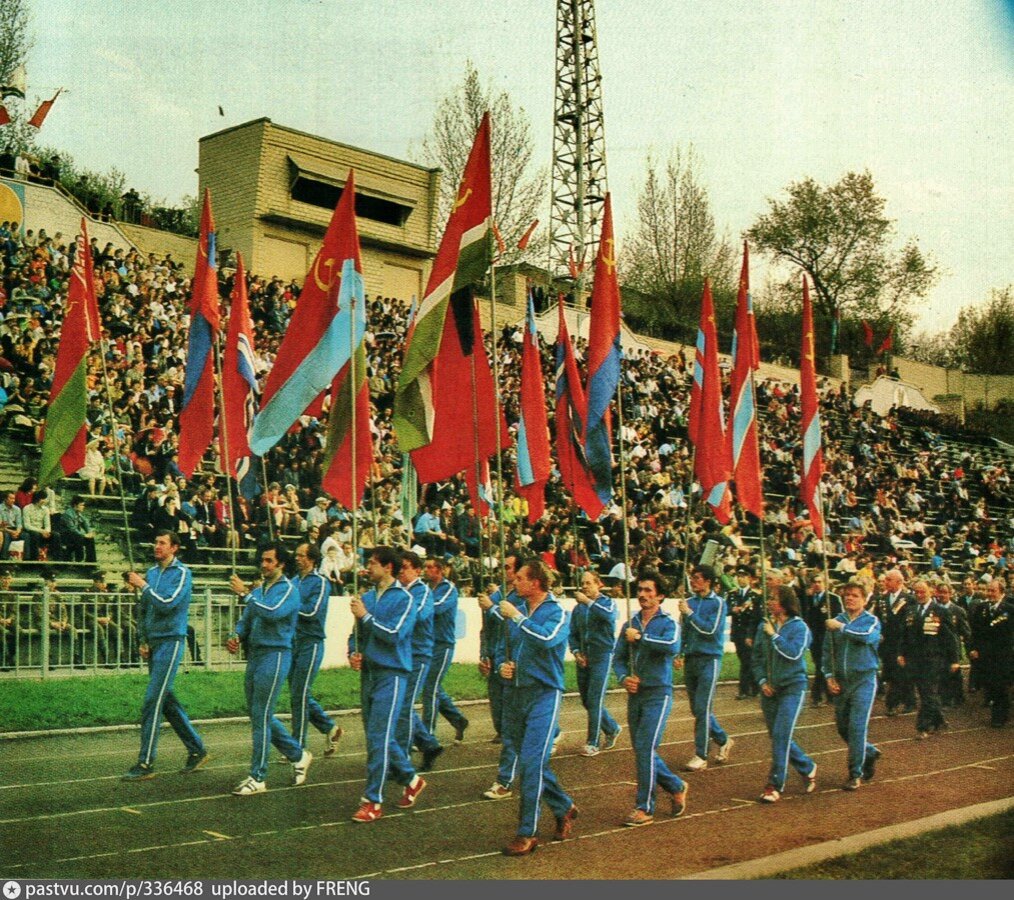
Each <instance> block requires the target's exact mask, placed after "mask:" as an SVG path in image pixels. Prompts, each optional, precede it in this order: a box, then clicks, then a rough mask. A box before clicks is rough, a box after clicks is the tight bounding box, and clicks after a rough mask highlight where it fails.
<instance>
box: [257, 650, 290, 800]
mask: <svg viewBox="0 0 1014 900" xmlns="http://www.w3.org/2000/svg"><path fill="white" fill-rule="evenodd" d="M291 668H292V651H291V650H278V649H271V648H268V649H264V650H254V651H253V652H251V654H250V656H248V657H247V661H246V679H245V681H244V687H245V688H246V705H247V709H249V710H250V725H251V726H252V728H253V755H252V756H251V759H250V777H251V778H254V779H255V780H257V781H264V779H265V778H267V775H268V749H269V747H270V746H271V744H274V745H275V746H276V747H277V748H278V749H279V750H280V751H281V752H282V754H283V755H284V756H285V758H286V759H287V760H289V762H298V761H299V758H300V757H301V756H302V755H303V748H302V747H301V746H300V744H299V743H298V742H297V741H296V739H295V738H293V736H292V735H291V734H289V730H288V729H287V728H286V727H285V726H284V725H283V724H282V723H281V722H280V721H278V719H277V718H276V717H275V706H276V705H277V704H278V695H279V694H280V693H281V692H282V686H283V685H284V684H285V679H286V678H287V677H288V675H289V670H290V669H291Z"/></svg>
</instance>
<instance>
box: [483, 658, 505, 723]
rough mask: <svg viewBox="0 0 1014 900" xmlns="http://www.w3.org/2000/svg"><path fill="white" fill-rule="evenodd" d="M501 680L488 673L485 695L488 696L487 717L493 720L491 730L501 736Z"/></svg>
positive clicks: (492, 673)
mask: <svg viewBox="0 0 1014 900" xmlns="http://www.w3.org/2000/svg"><path fill="white" fill-rule="evenodd" d="M503 692H504V683H503V679H502V678H501V677H500V676H499V675H497V673H496V672H490V673H489V680H488V681H487V684H486V694H487V695H488V696H489V715H490V718H491V719H492V720H493V730H494V731H495V732H496V733H497V734H499V735H502V734H503Z"/></svg>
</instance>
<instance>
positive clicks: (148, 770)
mask: <svg viewBox="0 0 1014 900" xmlns="http://www.w3.org/2000/svg"><path fill="white" fill-rule="evenodd" d="M154 777H155V770H154V769H153V768H152V767H151V766H146V765H145V764H144V763H138V764H137V765H136V766H134V767H133V768H132V769H131V770H130V771H129V772H127V774H126V775H124V776H123V777H122V778H121V779H120V781H147V780H148V779H149V778H154Z"/></svg>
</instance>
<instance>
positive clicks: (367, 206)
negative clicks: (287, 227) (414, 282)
mask: <svg viewBox="0 0 1014 900" xmlns="http://www.w3.org/2000/svg"><path fill="white" fill-rule="evenodd" d="M343 190H344V188H340V187H338V186H337V185H335V184H328V183H327V182H324V181H317V180H316V179H314V178H307V177H306V176H305V175H299V176H297V177H296V180H295V181H294V182H293V183H292V199H293V200H298V201H299V202H300V203H309V204H310V205H311V206H319V207H321V208H322V209H334V208H335V207H336V206H337V205H338V201H339V200H340V199H341V195H342V191H343ZM411 212H412V208H411V207H409V206H404V205H403V204H401V203H395V202H394V201H393V200H382V199H380V198H379V197H367V196H365V195H364V194H356V215H357V216H359V218H361V219H372V220H373V221H374V222H382V223H383V224H385V225H394V226H396V227H398V228H400V227H401V226H402V225H404V224H405V220H406V219H408V217H409V215H410V214H411Z"/></svg>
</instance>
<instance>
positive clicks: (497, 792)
mask: <svg viewBox="0 0 1014 900" xmlns="http://www.w3.org/2000/svg"><path fill="white" fill-rule="evenodd" d="M482 796H483V797H485V798H486V799H487V800H506V799H507V798H508V797H510V796H511V789H510V788H509V787H504V786H503V785H502V784H500V782H499V781H494V782H493V786H492V787H491V788H490V789H489V790H488V791H483V792H482Z"/></svg>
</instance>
